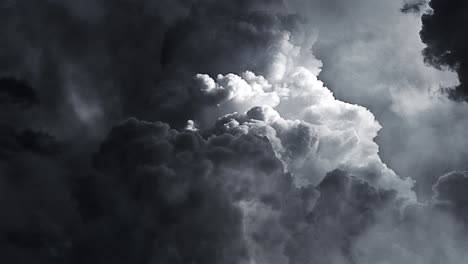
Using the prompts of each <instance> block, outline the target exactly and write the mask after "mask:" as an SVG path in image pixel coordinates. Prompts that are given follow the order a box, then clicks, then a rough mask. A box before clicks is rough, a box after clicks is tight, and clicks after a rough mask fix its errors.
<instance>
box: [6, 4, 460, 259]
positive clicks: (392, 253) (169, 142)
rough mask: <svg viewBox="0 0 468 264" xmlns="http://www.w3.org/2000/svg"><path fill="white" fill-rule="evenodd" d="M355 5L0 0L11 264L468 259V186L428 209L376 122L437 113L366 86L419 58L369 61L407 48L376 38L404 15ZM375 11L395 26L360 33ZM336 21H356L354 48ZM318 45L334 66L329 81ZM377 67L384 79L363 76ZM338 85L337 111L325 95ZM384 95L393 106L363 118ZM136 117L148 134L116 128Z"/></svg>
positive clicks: (438, 194)
mask: <svg viewBox="0 0 468 264" xmlns="http://www.w3.org/2000/svg"><path fill="white" fill-rule="evenodd" d="M325 2H326V3H325ZM358 2H359V3H358V4H359V5H356V4H355V3H353V4H350V3H349V1H344V0H343V1H342V0H338V1H321V0H317V1H308V2H307V3H305V2H303V1H292V0H291V1H276V0H273V1H271V0H257V1H248V0H241V1H236V2H235V3H234V2H231V1H213V0H202V1H190V0H189V1H185V0H184V1H165V0H161V1H149V0H148V1H146V0H139V1H134V2H128V1H120V0H119V1H107V0H104V1H99V2H96V1H81V2H79V3H77V2H74V1H68V0H62V1H57V0H53V1H52V0H51V1H46V2H41V3H36V2H31V1H29V2H28V1H15V2H14V3H13V2H11V1H3V2H1V1H0V6H1V9H0V14H1V16H0V22H5V23H1V25H0V28H1V29H2V31H1V32H2V33H0V34H1V35H0V39H1V40H2V41H1V42H0V48H1V49H0V50H1V51H0V61H1V62H0V75H1V76H6V78H3V79H1V81H0V110H2V111H1V113H0V117H2V119H1V126H0V136H1V139H0V190H1V191H0V210H1V211H2V212H4V215H5V217H3V218H2V219H1V220H0V245H1V247H0V248H1V249H0V251H1V254H0V256H1V258H2V259H1V260H2V263H30V262H37V263H51V262H54V263H107V262H111V263H232V264H244V263H245V264H247V263H258V264H261V263H271V264H283V263H284V264H286V263H297V264H302V263H309V262H314V263H332V264H348V263H349V264H351V263H353V264H354V263H363V264H364V263H407V262H414V263H431V261H432V263H440V262H444V261H445V262H446V263H454V264H458V263H461V262H463V260H464V259H466V257H465V255H466V254H465V253H464V252H467V251H466V250H465V249H466V247H465V246H466V243H465V242H464V239H463V236H464V235H466V229H465V225H466V216H465V211H466V210H465V208H464V207H465V206H464V205H463V204H464V202H465V200H464V198H463V195H462V193H461V190H462V189H463V186H464V185H465V182H466V175H465V174H466V173H464V172H455V173H452V174H448V175H445V176H443V177H441V178H440V179H439V181H438V182H437V184H436V185H435V186H434V197H433V199H432V200H430V201H429V202H427V203H418V202H417V201H416V200H417V199H416V195H415V193H414V191H413V190H412V187H413V181H412V180H411V179H410V178H407V177H400V176H398V175H397V174H396V173H395V172H394V171H393V170H392V169H390V168H388V167H387V165H386V164H385V163H384V162H383V161H382V159H381V158H380V156H379V151H380V149H379V145H378V144H377V143H376V139H378V138H377V135H378V133H379V131H380V130H381V129H382V126H381V125H380V123H379V122H378V121H377V120H376V117H375V116H374V114H372V112H371V111H370V110H369V109H371V110H375V109H376V108H375V107H376V106H378V107H388V106H389V105H388V104H383V105H384V106H382V105H380V104H379V103H380V102H382V101H385V102H388V100H390V101H391V103H390V105H391V107H392V111H394V112H395V113H396V114H397V115H398V116H399V117H404V118H408V117H411V116H412V117H414V116H417V114H418V113H422V112H424V111H426V110H427V109H432V111H434V108H432V107H433V106H432V103H433V101H430V100H429V99H427V100H422V99H420V100H421V102H424V103H421V104H418V106H413V104H412V102H409V101H410V100H406V101H403V100H401V98H402V94H403V93H402V92H401V91H400V90H398V89H397V90H392V89H393V88H394V87H393V86H392V87H393V88H391V87H390V86H389V85H388V80H387V82H386V83H385V84H383V85H382V86H374V85H373V84H375V83H378V82H377V81H378V79H379V78H375V79H374V78H371V77H369V78H368V79H366V78H365V76H367V75H370V76H374V74H375V73H376V72H379V70H382V72H385V71H384V70H385V69H388V68H392V67H396V66H399V65H402V63H400V62H401V61H406V60H402V58H403V57H404V58H406V57H408V56H406V55H405V56H403V55H402V53H401V52H388V53H389V54H391V55H392V56H386V58H387V59H388V63H387V64H388V67H387V66H386V67H383V68H382V67H374V65H377V64H374V63H370V62H369V60H368V59H369V57H362V56H361V55H362V54H364V53H366V54H367V53H369V54H371V55H376V54H381V53H380V51H381V50H382V49H379V48H376V49H374V48H371V47H373V43H374V44H375V42H373V41H372V40H376V39H378V40H379V41H380V42H379V41H377V42H379V43H392V45H393V42H391V41H388V39H385V38H384V39H381V38H379V37H376V36H381V35H382V34H383V35H385V34H386V33H388V31H385V30H384V29H385V27H384V26H382V23H389V22H392V21H395V19H396V18H395V17H393V16H382V14H381V13H380V12H381V10H385V9H386V8H375V7H376V6H374V4H375V5H377V3H373V4H370V5H364V4H365V3H367V2H366V1H365V0H360V1H358ZM382 3H384V7H390V8H389V9H391V10H393V11H392V12H390V13H389V14H399V15H401V16H402V17H403V16H404V15H403V14H401V12H400V10H399V8H400V7H401V3H396V2H394V1H392V2H390V1H384V2H379V3H378V4H379V5H380V4H382ZM408 3H410V2H408ZM411 3H413V2H411ZM309 4H311V6H314V7H315V6H316V5H317V4H318V5H319V6H320V8H316V9H314V10H316V11H314V12H312V13H311V14H312V16H308V17H307V18H308V19H309V22H307V21H306V20H304V19H303V18H301V17H300V16H299V15H295V14H290V13H289V11H291V10H293V9H296V10H298V8H299V9H301V8H300V7H307V6H308V5H309ZM418 6H419V5H418ZM360 7H366V8H371V9H375V10H376V11H379V12H375V13H373V14H374V15H373V18H379V19H380V18H383V19H382V21H383V22H379V23H377V24H376V25H377V26H376V27H375V28H373V30H371V34H370V35H369V34H368V33H369V32H367V31H366V30H363V32H359V30H358V29H359V28H362V27H361V25H362V24H361V23H358V22H356V21H353V20H352V19H351V20H349V19H350V18H351V17H364V18H365V19H367V18H368V17H366V16H364V14H367V13H369V12H367V11H368V10H367V9H366V8H362V10H361V9H360ZM356 8H357V9H359V10H358V11H356ZM412 8H416V7H415V6H414V7H412ZM306 9H307V8H303V10H306ZM301 11H302V10H301ZM330 12H331V13H332V14H334V16H329V14H330ZM320 13H322V15H320ZM323 14H325V16H324V15H323ZM337 14H338V15H340V16H337ZM315 15H317V16H315ZM361 15H362V16H361ZM337 17H342V18H346V19H348V20H346V19H344V20H343V21H352V22H353V23H349V25H348V26H349V27H346V28H347V30H348V29H350V32H351V33H349V34H350V35H347V34H344V36H345V38H344V39H342V38H338V39H337V38H336V37H337V36H339V35H342V34H341V33H343V32H342V31H339V30H337V31H335V29H337V28H338V26H339V25H340V23H335V22H333V23H332V22H331V21H330V18H333V20H335V18H337ZM365 19H364V20H365ZM406 19H414V18H406ZM411 21H412V20H411ZM361 22H362V21H361ZM413 22H414V21H413ZM308 23H309V24H308ZM310 23H317V25H318V29H320V30H319V32H316V31H315V30H311V27H309V26H310V25H311V24H310ZM325 24H327V25H328V26H329V28H328V29H329V30H328V31H326V30H325V31H324V28H325V29H327V27H324V25H325ZM370 24H372V23H370ZM389 24H391V23H389ZM397 28H399V29H401V28H405V29H406V25H404V23H399V24H398V25H397ZM408 28H409V29H408V30H407V31H403V33H401V32H400V34H407V33H411V32H413V31H414V30H415V27H414V25H413V26H411V27H408ZM330 29H331V30H330ZM356 30H357V31H356ZM331 32H335V33H331ZM356 32H357V33H359V34H354V33H356ZM334 34H336V35H334ZM373 34H376V35H373ZM400 34H396V33H395V32H393V33H392V34H391V36H392V37H398V36H400ZM45 35H47V36H50V37H48V38H44V36H45ZM351 35H353V36H351ZM355 38H362V39H363V40H364V42H362V41H361V42H359V41H357V42H356V41H355V40H356V39H355ZM416 38H417V36H416ZM395 39H397V40H398V41H397V43H406V42H404V41H403V42H402V40H401V38H395ZM367 40H368V41H367ZM337 41H338V42H337ZM409 42H411V40H410V41H409ZM337 43H345V44H346V45H344V46H346V47H350V49H351V51H352V52H349V50H348V49H345V48H344V46H341V44H340V45H337ZM396 46H398V45H396ZM313 47H314V53H316V54H319V55H320V56H323V55H324V54H328V55H329V57H325V58H324V60H325V62H326V64H325V67H324V69H323V71H322V62H321V60H319V59H317V58H316V57H315V56H314V53H313V52H312V48H313ZM327 47H328V48H329V49H328V48H327ZM385 47H387V46H385ZM414 47H416V48H414ZM414 47H413V46H412V49H411V50H410V51H409V53H408V54H413V52H414V51H415V50H417V49H418V48H419V46H417V45H416V46H414ZM316 48H317V49H316ZM317 50H318V53H317ZM324 51H327V52H325V53H324ZM329 51H333V52H329ZM334 51H337V52H336V53H335V52H334ZM330 54H335V55H334V56H333V55H330ZM343 54H346V56H343ZM395 54H396V55H395ZM371 57H372V56H371ZM376 57H378V58H381V57H379V56H376ZM394 57H395V58H397V59H394ZM330 62H335V63H330ZM329 63H330V64H329ZM360 63H361V64H360ZM363 64H365V65H371V66H369V67H374V68H376V69H375V71H371V72H370V74H361V73H362V72H366V71H364V70H363V69H364V68H359V67H357V68H355V66H356V65H363ZM421 64H422V62H421ZM328 65H330V66H328ZM337 65H338V66H337ZM380 65H383V64H380ZM404 65H406V64H404ZM408 65H409V66H408ZM408 65H407V66H405V67H407V68H412V67H411V65H412V64H408ZM345 66H346V67H347V68H346V69H347V70H344V71H342V70H343V67H345ZM420 66H421V65H419V64H418V66H417V67H416V69H415V70H414V71H411V72H410V73H409V74H407V75H406V74H395V75H392V78H388V79H389V80H392V81H393V80H397V79H398V80H399V79H400V78H399V77H401V76H406V77H408V76H413V74H414V75H415V76H417V77H415V78H414V79H411V78H409V79H405V78H406V77H405V78H403V79H405V80H406V81H408V85H407V86H404V88H407V87H412V85H413V84H415V83H418V82H419V81H420V80H419V79H421V78H422V77H421V76H430V75H431V74H429V73H432V72H430V71H426V70H427V69H426V68H421V67H420ZM328 67H331V69H332V70H328V69H330V68H328ZM337 69H339V70H340V71H339V72H342V73H343V75H339V74H335V75H333V74H331V73H337V72H338V71H335V70H337ZM431 70H433V71H434V73H437V74H436V76H435V77H434V80H436V82H438V81H439V80H440V78H442V77H440V76H439V74H441V73H439V72H438V71H436V70H434V69H431ZM350 72H351V73H353V72H354V73H356V72H359V73H360V74H354V75H353V76H358V77H357V78H348V77H349V74H350ZM421 72H422V74H420V73H421ZM393 73H394V72H393ZM320 74H321V75H320ZM332 75H333V76H334V78H333V79H336V80H338V81H336V82H330V83H331V84H332V85H333V86H335V85H336V84H339V86H338V88H334V89H335V91H337V96H335V95H334V93H333V92H332V91H331V90H330V89H328V88H327V87H325V85H324V83H323V82H322V81H321V79H325V80H326V82H325V83H327V84H328V83H329V82H328V81H330V79H331V78H330V76H332ZM442 75H443V74H442ZM12 76H13V77H12ZM342 76H344V77H342ZM362 76H364V77H362ZM377 76H382V75H379V74H377ZM319 77H320V78H319ZM322 77H323V78H322ZM335 77H336V78H335ZM439 77H440V78H439ZM442 79H443V78H442ZM342 80H346V81H347V85H349V87H350V88H349V91H350V92H349V93H348V95H350V94H353V93H354V96H349V97H347V99H352V100H350V101H351V102H352V103H346V102H344V101H343V100H340V98H343V97H346V96H343V95H346V93H343V91H344V90H346V89H344V88H343V87H344V86H343V83H342V82H339V81H342ZM431 80H432V79H431ZM363 81H364V82H363ZM367 81H368V82H367ZM422 83H426V82H422ZM431 84H432V85H433V86H437V85H438V84H434V83H431ZM359 86H362V87H363V91H365V92H363V93H362V94H361V93H355V91H356V87H359ZM394 86H397V85H394ZM375 87H381V88H382V90H379V91H387V92H388V91H390V90H391V92H390V93H384V95H385V96H380V97H379V98H380V99H379V101H378V102H379V103H375V104H372V103H370V104H369V109H368V108H366V107H364V106H360V105H358V104H354V103H358V100H354V99H356V98H358V97H361V95H362V98H364V99H363V101H365V102H369V101H373V100H371V99H372V96H369V94H368V93H367V92H368V91H370V90H371V89H374V88H375ZM389 87H390V88H389ZM431 87H432V86H431ZM346 88H347V87H346ZM431 89H432V88H431ZM340 91H341V92H340ZM408 93H409V94H412V95H413V94H415V95H419V94H420V93H419V90H418V89H411V90H410V91H409V92H408ZM387 95H388V96H387ZM405 95H406V94H405ZM342 96H343V97H342ZM414 97H416V96H414ZM369 98H370V99H369ZM366 106H367V105H366ZM438 107H440V108H437V109H445V108H444V107H448V108H450V109H452V107H454V106H453V105H450V106H447V105H446V104H445V101H444V102H443V103H441V104H439V105H438ZM3 110H5V111H3ZM458 112H459V113H462V112H463V109H462V108H460V109H459V110H458ZM427 115H428V114H427V113H426V114H424V115H423V116H424V117H427ZM129 116H136V117H137V118H139V119H137V118H130V119H126V121H123V122H121V123H119V124H118V125H114V124H115V122H116V120H120V119H122V118H127V117H129ZM144 119H146V120H150V121H140V120H144ZM379 119H380V118H379ZM156 120H159V121H156ZM161 120H162V121H165V122H160V121H161ZM441 120H442V121H441V123H442V124H445V122H449V121H450V120H454V117H453V116H452V115H450V114H449V115H448V116H447V118H443V119H441ZM405 121H408V122H409V121H411V119H409V118H408V119H405ZM421 122H422V123H423V124H427V122H426V123H424V122H425V121H424V119H422V121H421ZM429 123H430V122H429ZM390 124H391V122H390ZM417 125H419V123H418V124H417ZM421 126H423V125H421ZM384 127H385V124H384ZM442 127H443V126H442ZM109 130H110V131H109ZM384 131H385V129H384ZM392 131H395V129H394V130H392ZM409 131H413V130H411V129H409ZM438 131H439V130H436V132H438ZM454 131H456V133H455V134H456V135H460V134H461V133H460V131H463V125H460V126H459V127H455V128H454ZM107 132H108V133H107ZM413 132H414V131H413ZM436 132H434V133H429V134H430V135H433V134H437V133H436ZM380 133H381V132H380ZM409 134H411V135H414V136H415V137H417V136H419V135H422V137H423V138H424V140H426V139H427V138H430V139H433V138H431V137H426V134H424V133H421V134H414V133H409ZM410 141H411V142H415V140H410ZM443 141H444V142H446V141H447V140H443ZM418 142H419V141H418ZM387 145H389V144H387ZM395 145H397V144H395ZM433 145H436V144H432V145H431V146H433ZM461 145H463V144H458V146H457V148H461V147H462V146H461ZM410 147H411V148H414V149H417V148H415V147H414V145H409V146H408V148H410ZM395 149H396V150H395V151H397V150H398V151H397V153H398V154H401V156H402V157H403V158H404V157H407V156H405V155H404V153H405V152H406V149H404V148H401V147H400V146H396V147H395ZM427 155H430V156H434V155H433V152H428V154H427ZM443 155H445V153H443ZM412 161H413V160H411V159H410V160H409V161H408V163H410V162H412ZM437 162H438V160H435V161H434V163H437ZM457 163H459V161H457ZM422 167H423V169H427V170H430V169H431V167H430V166H426V167H425V166H422ZM409 171H411V170H410V169H409ZM414 171H415V170H414ZM415 174H416V173H415ZM436 240H437V241H440V242H441V243H431V244H430V245H429V243H428V241H436ZM434 261H435V262H434Z"/></svg>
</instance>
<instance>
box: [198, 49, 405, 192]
mask: <svg viewBox="0 0 468 264" xmlns="http://www.w3.org/2000/svg"><path fill="white" fill-rule="evenodd" d="M291 46H294V45H292V44H291ZM296 49H297V52H296V53H295V54H293V55H290V56H291V58H290V59H289V60H290V61H293V62H294V60H295V57H296V56H299V54H300V53H301V49H300V47H296ZM280 63H284V64H283V65H282V66H281V67H280V66H278V65H279V64H280ZM276 64H277V67H280V68H282V69H283V70H284V71H283V73H282V74H281V76H280V77H278V75H277V74H273V75H272V77H270V78H272V81H271V82H270V81H269V79H267V78H265V77H263V76H257V75H255V74H254V73H252V72H245V73H243V74H242V75H241V76H238V75H235V74H228V75H226V76H223V75H218V77H217V78H216V80H214V79H212V78H211V77H209V76H208V75H197V76H196V79H197V80H198V84H199V88H198V89H200V90H201V91H202V93H203V94H204V95H205V96H219V98H220V100H219V104H218V107H216V110H217V111H218V113H219V112H221V113H222V111H236V112H238V113H235V114H227V115H225V116H223V117H222V118H220V119H219V120H218V121H217V122H216V125H215V128H214V129H209V130H208V131H209V132H210V133H212V132H213V131H214V133H226V132H228V133H233V134H255V135H261V136H266V137H267V138H268V139H269V140H270V141H271V142H272V145H273V148H274V149H275V152H276V154H277V156H278V157H279V158H280V159H281V160H282V161H283V162H284V164H285V165H286V167H287V169H288V171H290V172H291V173H293V175H294V177H296V180H297V182H298V184H310V183H312V184H317V183H318V182H319V181H320V180H321V179H322V178H323V176H324V175H325V174H326V173H327V172H329V171H332V170H334V169H336V168H341V169H344V170H347V171H349V172H351V173H353V174H355V175H358V176H361V177H362V178H365V179H367V180H369V181H370V182H373V183H374V184H377V185H378V186H379V187H383V188H388V189H395V190H399V191H401V194H402V196H405V197H406V198H414V194H413V193H412V191H411V188H412V181H411V180H410V179H406V180H402V179H400V178H399V176H397V175H396V174H395V173H394V172H393V171H392V170H390V169H389V168H388V167H387V166H386V165H385V164H384V163H383V162H382V160H381V159H380V157H379V155H378V151H379V148H378V145H377V144H376V143H375V142H374V139H375V137H376V136H377V133H378V131H379V130H380V129H381V126H380V124H379V123H378V122H377V121H376V120H375V117H374V116H373V115H372V113H370V111H368V110H367V109H365V108H364V107H361V106H358V105H353V104H348V103H345V102H342V101H339V100H337V99H335V97H334V96H333V94H332V93H331V91H330V90H329V89H327V88H326V87H324V86H323V83H322V82H321V81H319V80H318V79H317V76H316V75H317V74H318V72H316V73H315V74H314V72H313V71H309V70H308V69H307V68H305V67H302V66H299V65H296V64H294V63H286V61H276ZM271 71H272V72H275V73H276V69H272V70H271ZM267 75H268V73H267ZM317 176H318V178H316V177H317ZM314 177H315V178H314Z"/></svg>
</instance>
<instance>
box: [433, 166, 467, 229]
mask: <svg viewBox="0 0 468 264" xmlns="http://www.w3.org/2000/svg"><path fill="white" fill-rule="evenodd" d="M467 188H468V172H466V171H454V172H451V173H448V174H446V175H444V176H442V177H440V178H439V180H438V181H437V183H436V184H435V185H434V188H433V190H434V193H435V196H434V198H433V200H434V205H435V206H436V207H440V208H442V209H445V210H449V211H450V212H451V213H453V214H455V215H456V216H457V217H458V219H459V220H460V221H462V222H464V223H465V224H467V225H468V206H467V205H468V196H467V195H466V189H467Z"/></svg>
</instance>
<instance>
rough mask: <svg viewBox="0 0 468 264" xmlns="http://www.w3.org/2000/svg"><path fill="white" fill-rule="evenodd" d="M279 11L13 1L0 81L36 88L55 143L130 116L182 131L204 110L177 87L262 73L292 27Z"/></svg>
mask: <svg viewBox="0 0 468 264" xmlns="http://www.w3.org/2000/svg"><path fill="white" fill-rule="evenodd" d="M281 6H282V3H281V1H260V0H259V1H239V2H236V3H235V4H234V3H231V2H229V1H223V2H219V1H199V2H197V3H196V4H194V3H193V1H161V2H159V3H157V4H155V2H154V1H144V0H140V1H134V2H131V3H130V2H128V1H99V2H94V1H82V2H80V3H79V4H77V3H74V2H72V1H45V2H36V1H16V2H15V4H14V5H11V6H8V7H6V8H4V9H1V10H0V12H1V16H0V17H1V18H0V19H1V21H0V22H1V31H2V33H1V36H0V38H1V39H2V42H1V43H0V47H1V52H0V59H1V63H0V74H2V75H5V76H20V77H21V78H22V79H24V80H26V81H27V83H29V84H30V85H31V86H32V87H34V90H35V91H36V93H37V98H38V99H39V100H40V101H41V103H42V108H41V109H40V112H41V119H45V120H43V121H47V122H48V123H50V124H51V125H52V126H54V130H58V131H57V132H58V133H60V134H69V133H71V131H73V129H70V130H71V131H69V130H64V129H63V124H67V125H65V127H73V128H75V129H80V128H81V129H82V130H83V131H84V132H85V133H86V131H87V130H88V131H89V130H92V133H102V131H105V130H106V129H107V128H109V127H111V126H112V125H113V123H114V122H115V121H116V120H119V119H120V118H122V117H128V116H137V117H140V118H144V119H147V120H163V121H166V122H168V123H171V124H172V125H176V126H178V127H181V126H183V125H184V123H185V121H186V120H187V119H190V118H194V116H196V114H197V113H198V112H199V110H200V108H201V107H202V105H200V102H194V101H192V100H191V96H192V94H191V93H192V91H191V90H190V88H189V87H187V86H186V85H184V84H185V83H186V82H187V80H189V79H190V78H192V76H193V75H194V74H196V73H198V72H206V73H213V74H217V73H219V72H240V71H245V70H246V69H252V70H254V69H255V70H259V71H262V70H264V68H265V67H266V65H267V64H268V62H269V56H270V57H271V56H272V54H271V53H268V52H263V51H265V50H268V49H269V48H271V47H272V46H273V45H275V43H276V41H277V39H278V37H279V36H280V34H279V33H278V32H280V31H282V30H294V28H295V27H296V26H298V19H297V18H295V17H294V16H287V15H277V14H276V13H277V12H280V11H281V9H280V7H281ZM275 10H276V11H275ZM227 51H229V52H227ZM182 106H184V107H182ZM90 109H91V110H90ZM182 109H184V111H182Z"/></svg>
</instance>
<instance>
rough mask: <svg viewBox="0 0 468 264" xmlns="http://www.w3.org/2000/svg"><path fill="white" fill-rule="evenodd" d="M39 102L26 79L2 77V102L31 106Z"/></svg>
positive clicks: (0, 81)
mask: <svg viewBox="0 0 468 264" xmlns="http://www.w3.org/2000/svg"><path fill="white" fill-rule="evenodd" d="M38 103H39V100H38V98H37V95H36V93H35V91H34V90H33V89H32V88H31V86H29V85H28V84H27V83H25V82H24V81H22V80H17V79H14V78H11V77H4V78H0V104H17V105H21V106H23V107H30V106H31V105H34V104H38Z"/></svg>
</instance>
